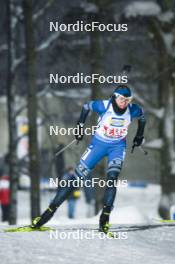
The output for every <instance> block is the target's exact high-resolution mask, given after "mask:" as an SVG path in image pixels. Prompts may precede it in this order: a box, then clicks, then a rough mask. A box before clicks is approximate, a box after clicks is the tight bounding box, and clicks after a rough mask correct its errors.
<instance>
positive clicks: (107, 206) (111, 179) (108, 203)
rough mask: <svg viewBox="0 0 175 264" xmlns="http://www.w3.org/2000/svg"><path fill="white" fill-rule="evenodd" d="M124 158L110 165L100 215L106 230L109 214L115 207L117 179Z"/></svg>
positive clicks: (103, 227) (100, 224) (103, 228)
mask: <svg viewBox="0 0 175 264" xmlns="http://www.w3.org/2000/svg"><path fill="white" fill-rule="evenodd" d="M122 163H123V162H122V160H120V159H114V160H112V161H111V162H110V163H109V165H108V170H107V180H106V189H105V194H104V202H103V204H104V206H103V210H102V213H101V216H100V223H99V226H100V229H101V230H103V231H105V228H106V231H107V230H108V225H109V216H110V213H111V210H112V208H113V203H114V200H115V196H116V189H117V187H116V186H117V180H118V177H119V174H120V171H121V168H122Z"/></svg>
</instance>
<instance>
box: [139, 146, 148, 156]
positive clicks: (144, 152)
mask: <svg viewBox="0 0 175 264" xmlns="http://www.w3.org/2000/svg"><path fill="white" fill-rule="evenodd" d="M139 149H140V150H141V152H142V153H143V154H144V155H148V151H146V150H144V149H143V147H142V146H139Z"/></svg>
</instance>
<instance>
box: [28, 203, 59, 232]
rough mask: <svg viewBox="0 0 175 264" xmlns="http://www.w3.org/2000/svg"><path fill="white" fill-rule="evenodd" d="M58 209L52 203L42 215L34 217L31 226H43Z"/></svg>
mask: <svg viewBox="0 0 175 264" xmlns="http://www.w3.org/2000/svg"><path fill="white" fill-rule="evenodd" d="M56 209H57V207H54V206H52V205H50V206H49V207H48V208H47V209H46V211H45V212H44V213H43V214H42V215H41V216H38V217H36V218H34V219H33V221H32V224H31V227H32V228H40V227H41V226H43V225H44V224H45V223H47V222H48V221H49V220H50V219H51V218H52V216H53V215H54V213H55V211H56Z"/></svg>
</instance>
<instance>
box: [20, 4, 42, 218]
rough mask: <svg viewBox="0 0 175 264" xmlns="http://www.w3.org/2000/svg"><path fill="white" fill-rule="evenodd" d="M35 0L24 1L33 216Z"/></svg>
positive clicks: (36, 209) (36, 193)
mask: <svg viewBox="0 0 175 264" xmlns="http://www.w3.org/2000/svg"><path fill="white" fill-rule="evenodd" d="M32 3H33V2H32V1H30V0H24V1H23V7H24V19H25V44H26V63H27V91H28V100H27V101H28V124H29V175H30V177H31V218H34V217H36V216H38V215H39V214H40V172H39V151H38V140H37V86H36V52H35V40H34V27H33V21H32V14H33V4H32Z"/></svg>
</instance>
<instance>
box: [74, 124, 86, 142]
mask: <svg viewBox="0 0 175 264" xmlns="http://www.w3.org/2000/svg"><path fill="white" fill-rule="evenodd" d="M83 127H84V124H83V123H80V122H78V123H77V127H76V134H75V138H76V140H78V141H80V140H82V139H83V137H84V128H83Z"/></svg>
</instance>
